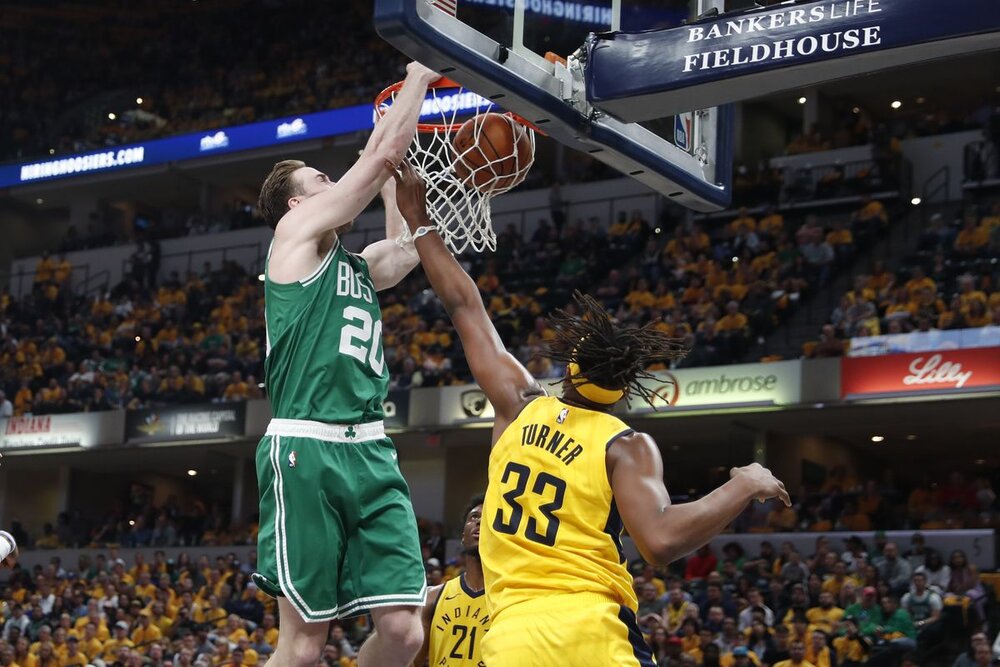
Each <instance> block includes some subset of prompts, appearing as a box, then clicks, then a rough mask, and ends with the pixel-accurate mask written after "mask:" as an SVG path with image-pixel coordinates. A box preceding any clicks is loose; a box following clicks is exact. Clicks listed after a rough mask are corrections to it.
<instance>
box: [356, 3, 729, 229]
mask: <svg viewBox="0 0 1000 667" xmlns="http://www.w3.org/2000/svg"><path fill="white" fill-rule="evenodd" d="M717 1H720V0H667V1H664V0H659V1H654V0H581V1H579V2H571V1H564V0H457V6H456V4H455V3H456V0H376V2H375V27H376V29H377V30H378V31H379V34H380V35H381V36H382V37H383V38H384V39H386V40H387V41H389V42H390V43H391V44H393V45H394V46H395V47H396V48H398V49H399V50H400V51H402V52H403V53H405V54H406V55H407V56H409V57H411V58H413V59H415V60H419V61H421V62H423V63H424V64H426V65H427V66H429V67H431V68H433V69H435V70H437V71H439V72H441V73H442V74H444V75H446V76H448V77H449V78H451V79H453V80H454V81H457V82H458V83H460V84H462V85H463V86H464V87H466V88H467V89H469V90H471V91H474V92H476V93H478V94H480V95H482V96H483V97H486V98H488V99H490V100H492V101H493V102H495V103H496V104H497V105H498V106H500V107H502V108H503V109H505V110H508V111H512V112H514V113H516V114H518V115H519V116H522V117H523V118H525V119H526V120H528V121H530V122H531V123H532V124H534V125H535V126H536V127H537V128H538V129H539V130H541V131H542V132H543V133H544V134H546V135H547V136H549V137H550V138H552V139H554V140H556V141H559V142H561V143H563V144H565V145H567V146H569V147H570V148H573V149H575V150H578V151H580V152H582V153H584V154H587V155H590V156H592V157H593V158H595V159H597V160H600V161H601V162H604V163H605V164H607V165H610V166H611V167H613V168H615V169H617V170H618V171H620V172H622V173H624V174H627V175H629V176H631V177H633V178H635V179H636V180H639V181H641V182H643V183H645V184H646V185H648V186H649V187H651V188H653V189H654V190H657V191H659V192H661V193H663V195H664V196H667V197H669V198H670V199H671V200H672V201H675V202H677V203H679V204H682V205H684V206H687V207H689V208H692V209H695V210H699V211H711V210H718V209H721V208H724V207H725V206H726V205H728V203H729V201H730V182H731V174H732V143H733V137H732V110H731V108H730V107H729V106H728V105H726V106H722V107H716V108H712V109H705V110H694V109H692V110H689V111H687V112H683V113H679V114H678V115H676V116H669V117H662V118H654V119H653V120H649V121H644V122H642V123H630V122H623V121H621V120H619V119H618V118H616V117H615V116H613V115H610V114H608V113H606V112H603V111H600V110H598V109H596V108H594V107H592V106H591V105H590V104H589V103H588V102H587V99H586V86H585V83H584V69H585V61H586V57H587V56H586V49H585V48H584V45H585V43H586V41H587V38H588V36H589V35H590V34H591V33H601V32H607V31H611V30H629V31H638V30H646V29H651V28H658V27H659V28H662V27H670V26H677V25H679V24H681V23H682V22H683V21H685V20H688V19H690V18H692V17H694V16H697V14H698V13H699V12H702V11H706V10H707V9H708V8H709V7H710V6H711V4H712V3H713V2H717ZM699 5H700V6H699ZM455 10H457V12H456V13H454V14H453V13H452V12H453V11H455ZM547 54H550V55H549V57H546V56H547Z"/></svg>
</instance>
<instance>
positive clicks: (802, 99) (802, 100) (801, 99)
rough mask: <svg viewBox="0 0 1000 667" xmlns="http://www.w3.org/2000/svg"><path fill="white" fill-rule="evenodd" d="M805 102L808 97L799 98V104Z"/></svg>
mask: <svg viewBox="0 0 1000 667" xmlns="http://www.w3.org/2000/svg"><path fill="white" fill-rule="evenodd" d="M805 103H806V98H805V97H804V96H803V97H800V98H799V104H805Z"/></svg>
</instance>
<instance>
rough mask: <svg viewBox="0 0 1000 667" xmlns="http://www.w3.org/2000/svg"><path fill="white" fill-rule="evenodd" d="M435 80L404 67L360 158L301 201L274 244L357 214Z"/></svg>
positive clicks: (399, 155)
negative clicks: (395, 91)
mask: <svg viewBox="0 0 1000 667" xmlns="http://www.w3.org/2000/svg"><path fill="white" fill-rule="evenodd" d="M438 78H439V75H437V74H435V73H434V72H432V71H431V70H429V69H427V68H426V67H424V66H423V65H421V64H419V63H410V64H409V65H408V66H407V75H406V80H405V81H404V83H403V87H402V88H401V89H400V91H399V94H397V95H396V98H395V100H394V101H393V103H392V106H391V107H390V108H389V110H388V111H387V112H386V114H385V116H383V117H382V119H381V120H380V121H379V122H378V123H377V124H376V125H375V129H374V130H373V131H372V134H371V136H370V137H369V138H368V143H367V144H365V148H364V151H363V152H362V153H361V157H359V158H358V161H357V162H355V163H354V166H353V167H351V168H350V169H349V170H348V171H347V173H345V174H344V176H343V177H342V178H341V179H340V180H339V181H337V182H336V183H335V184H334V185H333V186H332V187H331V188H330V189H329V190H327V191H325V192H322V193H320V194H318V195H316V196H314V197H308V198H306V199H303V200H302V201H301V202H300V203H298V204H297V205H296V206H294V207H293V208H292V209H291V210H290V211H288V213H286V214H285V216H284V217H283V218H282V219H281V222H280V223H279V224H278V226H277V228H276V230H275V241H276V242H278V243H282V242H284V241H286V240H287V241H291V242H293V243H294V242H296V241H302V240H313V239H317V238H319V237H320V236H322V235H323V234H325V233H326V232H328V231H330V230H332V229H336V228H337V227H340V226H342V225H344V224H346V223H348V222H350V221H351V220H353V219H354V218H355V217H356V216H357V215H358V214H359V213H361V212H362V211H363V210H364V209H365V207H366V206H368V204H370V203H371V201H372V199H374V198H375V195H376V194H377V193H378V191H379V188H381V187H382V184H383V183H385V181H386V179H387V178H388V174H387V173H386V171H385V167H384V166H383V165H384V164H385V163H386V161H389V162H392V163H393V164H398V163H399V162H400V161H401V160H402V159H403V156H404V155H406V149H407V148H408V147H409V145H410V143H411V142H412V141H413V137H414V135H415V134H416V131H417V119H418V117H419V116H420V107H421V105H422V104H423V101H424V96H425V95H426V93H427V85H428V84H430V83H431V82H433V81H435V80H436V79H438Z"/></svg>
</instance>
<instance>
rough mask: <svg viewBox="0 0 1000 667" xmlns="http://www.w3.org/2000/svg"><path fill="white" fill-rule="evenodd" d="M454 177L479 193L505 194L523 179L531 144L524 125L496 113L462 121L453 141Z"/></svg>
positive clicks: (526, 170)
mask: <svg viewBox="0 0 1000 667" xmlns="http://www.w3.org/2000/svg"><path fill="white" fill-rule="evenodd" d="M452 146H453V147H454V149H455V156H456V157H455V163H454V168H455V174H456V176H458V178H459V180H461V181H462V183H465V184H466V185H470V186H472V187H474V188H476V189H477V190H479V191H480V192H482V193H486V194H497V193H500V192H506V191H507V190H510V189H511V188H513V187H514V186H515V185H517V184H518V183H520V182H521V181H523V180H524V177H525V176H527V175H528V169H529V168H530V167H531V164H532V162H533V161H534V157H535V156H534V145H533V143H532V141H531V136H530V134H529V133H528V131H527V130H526V129H525V128H524V126H523V125H521V124H520V123H518V122H517V121H515V120H514V119H513V118H511V117H510V116H506V115H503V114H498V113H484V114H479V115H478V116H476V117H474V118H470V119H469V120H467V121H465V123H463V124H462V126H461V127H460V128H459V129H458V132H456V133H455V137H454V138H453V139H452Z"/></svg>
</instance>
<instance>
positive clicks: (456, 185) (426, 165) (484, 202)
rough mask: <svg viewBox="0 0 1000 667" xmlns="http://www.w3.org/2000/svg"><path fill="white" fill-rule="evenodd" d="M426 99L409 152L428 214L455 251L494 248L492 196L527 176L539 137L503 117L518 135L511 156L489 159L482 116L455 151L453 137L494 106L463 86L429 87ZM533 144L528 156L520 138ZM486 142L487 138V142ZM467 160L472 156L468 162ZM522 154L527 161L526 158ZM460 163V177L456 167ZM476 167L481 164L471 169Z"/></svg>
mask: <svg viewBox="0 0 1000 667" xmlns="http://www.w3.org/2000/svg"><path fill="white" fill-rule="evenodd" d="M428 93H429V96H428V98H427V99H426V100H425V101H424V107H423V112H422V113H421V117H422V118H425V119H426V117H427V116H428V115H430V116H431V118H432V119H431V120H430V121H429V122H428V121H426V120H424V121H422V122H421V125H420V131H418V132H417V136H416V137H415V138H414V141H413V143H412V144H411V145H410V148H409V150H408V151H407V154H406V159H407V160H408V161H409V163H410V164H411V165H412V166H413V168H414V170H415V171H416V172H417V173H418V174H419V175H420V177H421V178H422V179H423V180H424V182H425V183H426V184H427V214H428V217H430V219H431V220H432V221H433V222H434V224H435V225H436V226H437V229H438V233H439V234H440V235H441V238H442V240H443V241H444V242H445V244H447V246H448V248H449V249H450V250H451V251H452V252H453V253H455V254H461V253H463V252H465V251H466V250H467V249H470V248H471V249H472V250H473V251H475V252H477V253H482V252H485V251H487V250H489V251H491V252H492V251H494V250H496V238H497V237H496V232H495V231H494V229H493V224H492V220H491V217H490V216H491V213H490V199H491V198H492V197H494V196H496V195H499V194H503V193H504V192H507V191H509V190H510V189H511V188H513V187H515V186H516V185H518V184H519V183H521V181H523V180H524V178H525V177H526V176H527V175H528V170H529V169H530V168H531V165H532V163H533V162H534V155H535V135H534V132H533V131H532V130H531V128H528V127H525V126H523V125H521V124H520V123H518V122H517V121H516V120H514V119H513V118H511V117H510V116H507V115H503V116H501V117H502V118H504V119H505V122H508V123H510V124H511V130H512V133H513V136H514V138H515V141H514V148H513V156H512V157H511V156H502V157H500V158H498V159H492V160H487V158H486V156H485V155H484V154H483V153H482V151H480V149H479V145H480V140H481V138H482V134H483V128H484V127H485V125H486V124H485V123H484V122H482V117H481V116H480V117H479V118H477V119H476V122H475V123H474V125H473V136H472V139H473V140H472V141H471V142H470V145H469V147H468V148H466V149H465V150H463V151H461V152H459V151H458V150H456V148H455V146H454V144H453V142H452V139H453V138H454V136H455V134H456V133H457V132H458V129H459V128H460V127H461V125H462V123H463V121H464V120H466V119H468V118H472V117H473V116H474V115H478V114H483V113H486V112H488V111H490V110H491V109H492V108H493V104H492V103H491V102H490V101H489V100H487V99H486V98H483V97H480V96H479V95H476V94H475V93H473V92H471V91H467V90H465V89H464V88H461V87H457V88H455V87H442V88H431V89H429V91H428ZM395 95H396V91H392V93H391V95H390V96H389V97H388V99H386V100H385V101H384V102H382V103H381V104H379V105H378V107H377V112H378V115H379V117H381V116H382V115H383V114H384V113H385V111H386V110H387V109H388V108H389V106H390V105H391V103H392V100H393V99H394V98H395ZM520 136H524V137H525V140H526V141H528V142H529V144H530V151H526V153H527V155H526V156H522V155H520V151H518V150H517V143H518V137H520ZM483 143H484V144H485V141H484V142H483ZM466 158H469V159H468V160H467V159H466ZM522 158H523V159H522ZM459 161H461V163H462V164H461V165H460V167H464V169H462V171H463V172H466V171H467V172H468V173H463V174H462V176H464V178H463V177H460V176H459V173H458V171H456V169H455V165H456V163H458V162H459ZM473 165H479V166H476V167H473Z"/></svg>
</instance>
